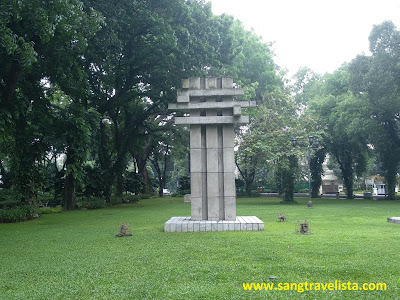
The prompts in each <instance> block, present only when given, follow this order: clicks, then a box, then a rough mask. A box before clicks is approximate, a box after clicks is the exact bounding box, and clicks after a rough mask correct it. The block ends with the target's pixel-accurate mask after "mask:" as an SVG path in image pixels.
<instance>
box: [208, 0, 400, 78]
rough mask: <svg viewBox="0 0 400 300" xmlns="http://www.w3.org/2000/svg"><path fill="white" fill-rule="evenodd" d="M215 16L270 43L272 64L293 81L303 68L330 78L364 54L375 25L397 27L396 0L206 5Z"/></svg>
mask: <svg viewBox="0 0 400 300" xmlns="http://www.w3.org/2000/svg"><path fill="white" fill-rule="evenodd" d="M207 2H211V3H212V7H213V12H214V13H215V14H217V15H220V14H222V13H226V14H229V15H233V16H234V17H235V18H236V19H239V20H240V21H241V22H242V23H243V25H244V26H245V28H246V29H251V28H253V29H254V32H255V33H256V34H257V35H260V36H262V38H263V41H264V42H274V45H273V47H272V49H273V50H274V52H275V54H276V57H275V59H274V61H275V62H276V63H277V64H278V65H279V66H280V67H282V68H287V69H288V71H289V74H290V75H293V74H294V73H295V72H296V71H297V70H298V69H299V68H300V67H303V66H307V67H309V68H311V69H313V70H314V71H316V72H318V73H321V74H323V73H325V72H333V71H334V70H336V69H337V68H339V67H340V66H341V65H342V63H344V62H350V61H351V60H352V59H353V58H355V57H356V56H357V54H361V53H363V52H364V53H365V54H369V50H368V45H369V43H368V36H369V33H370V32H371V30H372V27H373V25H374V24H380V23H382V22H383V21H386V20H391V21H393V22H394V23H395V24H396V26H398V28H399V27H400V26H399V25H400V0H335V1H333V0H329V1H327V0H207Z"/></svg>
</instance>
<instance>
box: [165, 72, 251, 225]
mask: <svg viewBox="0 0 400 300" xmlns="http://www.w3.org/2000/svg"><path fill="white" fill-rule="evenodd" d="M243 93H244V92H243V89H240V88H235V86H234V83H233V79H232V78H231V77H222V78H199V77H196V78H189V79H185V80H183V82H182V89H180V90H178V92H177V103H176V104H170V105H169V109H170V110H183V111H184V112H185V113H186V116H184V117H176V118H175V124H182V125H190V171H191V174H190V179H191V195H190V199H191V219H190V220H191V222H194V221H209V222H216V221H222V220H223V221H232V222H237V217H236V187H235V173H234V172H235V162H234V131H233V127H234V124H245V123H248V122H249V117H248V116H242V107H255V106H256V104H255V102H254V101H235V99H234V97H236V96H242V95H243ZM239 223H240V222H239ZM227 224H228V223H227ZM227 224H224V225H221V224H219V223H218V224H214V223H210V225H207V226H206V225H204V226H206V227H204V230H202V229H203V225H202V223H199V226H200V227H199V231H207V228H208V226H211V227H210V228H214V227H215V228H219V227H220V229H221V230H222V231H225V230H228V228H229V225H227ZM168 226H169V227H168V228H170V224H169V225H168ZM196 226H197V225H196ZM221 226H222V227H223V228H222V227H221ZM230 227H231V228H232V229H233V230H234V228H235V223H232V224H231V225H230ZM190 231H191V230H190Z"/></svg>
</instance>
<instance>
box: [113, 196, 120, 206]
mask: <svg viewBox="0 0 400 300" xmlns="http://www.w3.org/2000/svg"><path fill="white" fill-rule="evenodd" d="M122 202H123V198H122V197H117V196H111V198H110V204H111V205H116V204H121V203H122Z"/></svg>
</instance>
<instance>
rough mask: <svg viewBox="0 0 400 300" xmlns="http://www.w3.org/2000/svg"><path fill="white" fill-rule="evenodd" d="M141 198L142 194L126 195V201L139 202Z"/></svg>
mask: <svg viewBox="0 0 400 300" xmlns="http://www.w3.org/2000/svg"><path fill="white" fill-rule="evenodd" d="M140 199H142V198H141V195H126V196H125V197H124V202H130V203H131V202H138V201H139V200H140Z"/></svg>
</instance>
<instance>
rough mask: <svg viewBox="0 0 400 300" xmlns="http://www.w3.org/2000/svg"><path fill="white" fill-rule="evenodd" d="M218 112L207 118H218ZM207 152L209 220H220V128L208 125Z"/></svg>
mask: <svg viewBox="0 0 400 300" xmlns="http://www.w3.org/2000/svg"><path fill="white" fill-rule="evenodd" d="M216 115H217V112H216V110H208V111H207V116H216ZM206 151H207V201H208V220H210V221H218V220H219V199H220V181H219V176H218V172H219V169H218V126H217V125H215V124H210V125H206Z"/></svg>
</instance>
